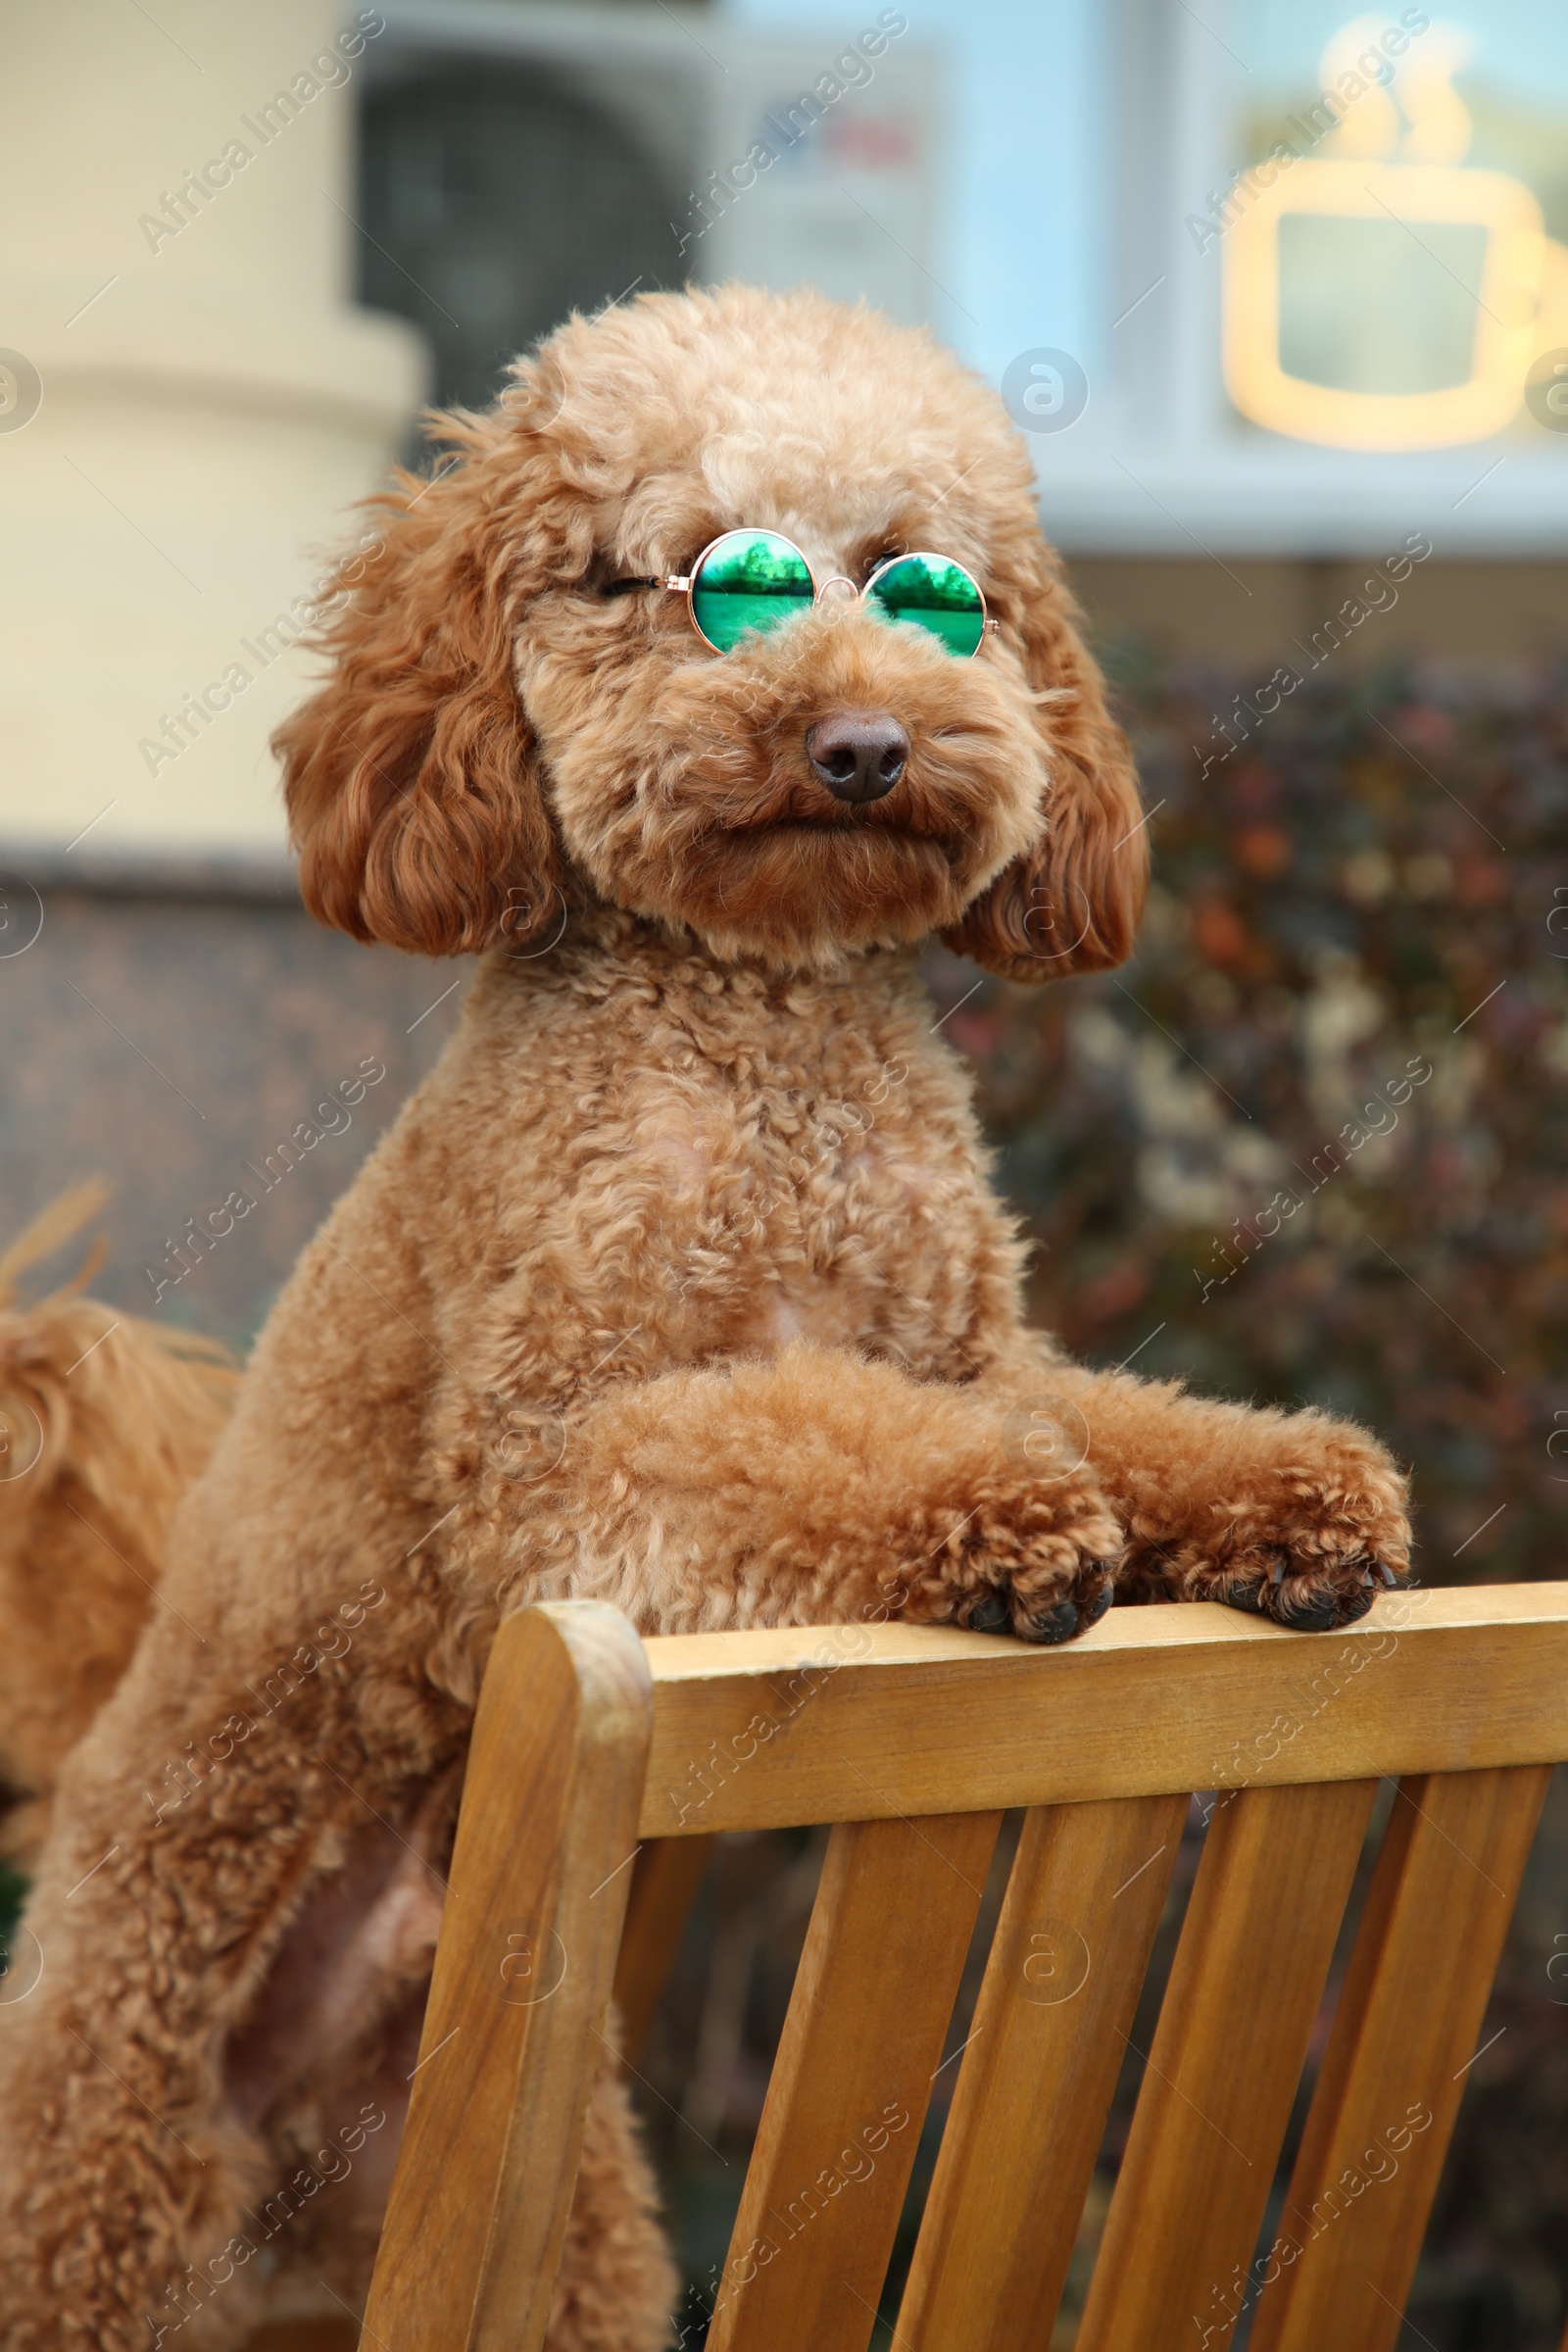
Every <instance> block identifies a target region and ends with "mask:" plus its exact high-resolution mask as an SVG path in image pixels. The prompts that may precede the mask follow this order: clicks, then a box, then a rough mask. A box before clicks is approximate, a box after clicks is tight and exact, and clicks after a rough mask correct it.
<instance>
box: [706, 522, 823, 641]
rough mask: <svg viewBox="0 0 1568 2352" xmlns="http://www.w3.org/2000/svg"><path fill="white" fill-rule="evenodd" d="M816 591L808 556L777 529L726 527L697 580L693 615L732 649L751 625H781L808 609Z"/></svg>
mask: <svg viewBox="0 0 1568 2352" xmlns="http://www.w3.org/2000/svg"><path fill="white" fill-rule="evenodd" d="M814 594H815V591H814V589H813V588H812V586H811V574H810V571H809V567H808V565H807V562H806V558H805V557H804V556H803V555H802V554H801V553H800V550H799V549H798V548H794V547H792V546H791V545H790V543H789V541H788V540H787V539H781V538H780V537H779V535H778V533H777V532H776V531H726V532H725V534H724V536H723V538H722V539H718V540H715V541H714V543H713V545H712V547H711V548H710V550H709V552H708V554H707V555H706V556H705V557H704V558H703V561H702V564H701V565H700V566H699V568H698V571H697V575H696V577H695V578H694V579H693V581H692V617H693V618H694V619H695V621H696V623H697V626H698V627H699V628H700V629H701V630H702V632H703V635H704V636H705V637H706V638H707V639H708V642H709V644H710V645H715V646H717V648H718V650H719V652H720V653H721V654H727V653H728V652H729V649H730V647H731V646H732V645H735V644H737V643H738V642H739V640H740V639H741V638H742V637H743V636H744V635H745V634H746V631H747V630H748V629H759V630H762V631H766V630H768V629H776V628H777V627H778V625H779V623H780V622H781V621H785V620H788V618H789V616H790V614H791V613H804V612H809V610H810V605H811V600H812V597H813V595H814Z"/></svg>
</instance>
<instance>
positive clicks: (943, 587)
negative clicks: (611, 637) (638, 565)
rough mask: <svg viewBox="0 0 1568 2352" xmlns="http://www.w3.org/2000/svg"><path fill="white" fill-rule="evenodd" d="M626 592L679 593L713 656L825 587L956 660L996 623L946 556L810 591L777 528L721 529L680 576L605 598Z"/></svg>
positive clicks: (801, 563) (901, 562) (613, 584)
mask: <svg viewBox="0 0 1568 2352" xmlns="http://www.w3.org/2000/svg"><path fill="white" fill-rule="evenodd" d="M633 588H662V589H666V590H668V591H669V592H670V593H671V594H673V595H678V596H684V597H685V599H686V610H687V612H688V613H690V615H691V623H692V627H693V628H694V629H695V630H696V631H697V634H698V636H699V637H701V639H702V640H703V643H704V644H705V645H709V646H711V647H712V649H713V651H714V653H715V654H727V653H729V652H730V650H731V649H732V648H733V647H734V646H736V645H738V644H739V643H740V641H741V639H742V638H743V637H744V636H745V635H746V633H747V631H748V630H749V629H751V630H756V631H757V632H758V634H759V635H760V636H765V635H766V634H767V632H768V631H769V630H770V629H776V628H778V627H780V626H781V625H782V624H783V622H785V621H786V620H788V619H789V617H790V615H791V614H792V613H809V611H810V609H811V607H812V606H813V605H816V604H820V603H821V601H822V599H823V598H824V597H825V596H827V595H828V593H829V591H830V590H831V591H834V592H836V593H837V594H838V595H840V596H843V597H844V598H846V599H847V600H850V601H859V600H861V599H863V600H864V602H865V603H866V604H867V605H868V606H869V607H870V608H871V611H872V612H873V613H876V614H877V615H878V616H879V617H880V618H881V619H883V620H890V621H900V620H908V621H913V622H914V623H915V625H916V626H917V627H919V628H922V629H925V630H928V631H929V633H930V634H931V635H932V636H933V637H935V638H938V639H939V640H940V641H941V643H942V644H943V645H945V646H946V647H947V649H948V651H949V653H950V654H956V655H958V656H959V657H960V658H962V659H967V658H968V657H969V656H970V655H972V654H977V653H978V652H979V651H980V648H981V646H982V645H983V644H984V642H985V640H986V638H987V637H988V636H990V635H991V633H992V632H993V631H994V630H995V628H996V626H997V623H996V622H995V621H994V620H993V619H992V618H991V616H990V614H989V613H987V611H986V600H985V597H984V595H983V593H982V592H981V587H980V583H979V581H978V580H977V579H976V578H975V576H974V574H973V572H971V571H966V570H965V569H964V567H963V565H962V564H955V563H954V562H953V560H952V558H951V557H948V556H934V555H926V554H916V555H907V556H889V557H888V558H887V559H886V561H885V562H883V563H881V564H878V565H877V567H876V569H875V570H874V571H873V572H872V574H871V576H870V578H869V579H868V580H867V581H866V583H865V586H864V587H863V588H858V587H857V586H856V584H855V582H854V581H853V580H851V579H847V578H846V577H845V576H844V574H843V573H842V572H839V573H835V575H834V576H833V578H832V579H829V580H824V581H823V583H822V585H821V587H820V588H818V586H817V585H816V582H815V580H814V578H813V577H812V574H811V566H810V565H809V564H808V562H807V561H806V558H805V557H804V556H803V555H802V553H801V551H800V549H799V548H798V547H797V546H796V545H795V542H794V541H793V540H792V539H786V538H784V537H783V535H782V534H781V533H780V532H778V531H745V530H742V531H723V532H721V533H720V534H719V536H718V537H717V538H716V539H713V540H711V541H710V542H709V544H708V546H707V547H705V548H704V550H703V552H702V554H701V555H700V556H699V557H698V559H697V561H696V563H695V564H693V565H692V568H691V571H690V572H689V573H688V574H679V573H671V574H669V575H668V576H667V577H665V578H650V579H641V578H639V579H626V580H610V581H607V582H606V587H605V593H606V594H607V595H609V596H620V595H623V594H625V593H627V592H628V591H629V590H631V589H633Z"/></svg>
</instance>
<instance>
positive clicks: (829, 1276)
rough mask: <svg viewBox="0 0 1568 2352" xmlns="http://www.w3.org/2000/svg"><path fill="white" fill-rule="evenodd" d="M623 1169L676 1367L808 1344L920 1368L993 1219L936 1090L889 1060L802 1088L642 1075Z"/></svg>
mask: <svg viewBox="0 0 1568 2352" xmlns="http://www.w3.org/2000/svg"><path fill="white" fill-rule="evenodd" d="M630 1159H631V1165H630V1167H629V1168H628V1170H627V1175H628V1179H629V1182H630V1185H631V1188H632V1189H633V1190H634V1191H635V1192H636V1193H638V1194H639V1196H640V1211H641V1213H640V1220H639V1221H640V1223H641V1226H642V1238H643V1250H642V1251H641V1252H640V1262H641V1265H642V1267H643V1269H644V1275H645V1279H646V1282H647V1285H648V1289H649V1292H650V1298H651V1300H652V1299H654V1298H657V1299H658V1300H659V1302H660V1304H661V1308H662V1320H663V1321H664V1322H665V1325H666V1328H667V1329H668V1330H669V1333H670V1337H671V1340H672V1342H674V1344H675V1351H676V1352H677V1353H679V1354H680V1355H682V1356H686V1357H688V1358H689V1357H692V1356H696V1357H702V1356H704V1355H707V1354H709V1353H721V1354H728V1353H732V1352H742V1351H744V1352H749V1353H750V1352H758V1351H761V1352H766V1351H770V1350H771V1349H772V1348H777V1347H781V1346H783V1345H784V1344H785V1343H786V1342H787V1341H789V1340H791V1339H796V1338H808V1339H812V1340H815V1341H817V1342H819V1343H821V1344H823V1345H826V1346H839V1347H856V1348H874V1349H886V1350H887V1351H888V1352H890V1353H893V1354H896V1355H898V1356H901V1357H905V1358H907V1359H909V1360H917V1361H920V1362H922V1363H923V1362H925V1361H927V1360H930V1361H932V1363H933V1367H934V1364H935V1359H936V1355H938V1354H940V1353H941V1352H942V1349H941V1347H940V1346H938V1347H937V1348H936V1349H935V1353H934V1352H933V1315H932V1301H933V1299H934V1297H935V1295H936V1294H937V1293H941V1294H942V1295H943V1299H944V1305H945V1307H946V1308H948V1309H951V1308H952V1307H953V1306H954V1305H955V1304H956V1303H957V1299H958V1296H959V1295H960V1294H962V1293H963V1292H964V1291H965V1290H966V1289H967V1288H968V1286H969V1281H970V1277H971V1271H972V1264H973V1261H974V1259H975V1258H976V1256H977V1255H980V1254H983V1253H984V1250H983V1244H984V1239H985V1238H987V1237H988V1235H989V1229H990V1227H991V1224H992V1222H993V1220H994V1217H995V1213H996V1212H995V1207H994V1204H993V1203H992V1201H991V1200H990V1197H989V1194H988V1192H987V1188H986V1186H985V1183H984V1179H983V1176H982V1173H981V1170H980V1168H979V1165H978V1162H977V1157H976V1154H975V1152H974V1149H973V1144H972V1138H971V1137H970V1135H969V1134H968V1132H967V1129H966V1123H965V1122H963V1121H961V1120H956V1119H955V1117H954V1111H953V1103H952V1099H951V1086H941V1085H935V1084H932V1083H931V1082H930V1081H929V1080H928V1079H927V1078H926V1077H925V1074H924V1073H923V1072H922V1071H921V1070H920V1068H919V1067H918V1066H917V1065H915V1066H911V1064H910V1062H908V1061H907V1060H902V1059H899V1058H898V1057H896V1056H895V1057H878V1058H876V1059H869V1060H867V1061H866V1062H865V1064H864V1065H863V1066H859V1067H853V1068H850V1069H848V1070H846V1069H844V1068H842V1067H841V1068H840V1069H838V1070H836V1071H835V1072H834V1073H833V1074H832V1076H831V1077H829V1078H828V1079H827V1080H825V1081H824V1082H823V1083H822V1084H820V1085H815V1086H811V1085H807V1086H802V1085H801V1084H799V1083H796V1084H793V1085H790V1086H787V1087H784V1086H779V1085H777V1084H770V1083H769V1080H768V1075H767V1073H766V1072H765V1071H764V1072H762V1073H760V1074H759V1075H758V1076H756V1077H754V1078H750V1079H746V1078H743V1079H741V1080H739V1081H736V1080H733V1079H727V1080H719V1079H716V1078H714V1079H710V1080H706V1081H705V1080H704V1079H703V1078H702V1077H701V1076H697V1077H694V1076H693V1075H691V1074H690V1073H687V1074H685V1075H684V1076H683V1077H682V1078H681V1079H680V1080H679V1081H676V1080H674V1079H666V1080H665V1081H664V1082H662V1083H661V1082H660V1080H659V1079H658V1077H657V1075H656V1074H654V1073H650V1084H649V1087H648V1099H647V1101H646V1103H644V1104H643V1105H642V1106H641V1107H640V1109H639V1112H638V1115H637V1116H636V1118H635V1121H634V1130H633V1140H632V1147H631V1153H630ZM942 1320H943V1321H944V1322H946V1321H947V1320H948V1317H947V1315H946V1314H944V1316H943V1317H942Z"/></svg>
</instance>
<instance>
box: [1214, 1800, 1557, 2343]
mask: <svg viewBox="0 0 1568 2352" xmlns="http://www.w3.org/2000/svg"><path fill="white" fill-rule="evenodd" d="M1550 1777H1551V1776H1550V1768H1549V1766H1546V1765H1524V1766H1518V1767H1515V1768H1514V1769H1513V1770H1512V1771H1508V1772H1474V1773H1470V1772H1467V1773H1449V1774H1442V1775H1436V1776H1433V1777H1432V1778H1429V1779H1421V1780H1416V1781H1412V1782H1406V1783H1405V1784H1404V1785H1403V1786H1402V1787H1401V1789H1400V1790H1399V1793H1398V1797H1397V1800H1396V1803H1395V1807H1394V1812H1393V1814H1392V1816H1391V1818H1390V1821H1389V1827H1388V1832H1387V1835H1386V1836H1385V1838H1384V1840H1383V1850H1382V1852H1381V1853H1380V1855H1379V1856H1378V1865H1377V1870H1376V1873H1375V1875H1374V1878H1373V1883H1372V1887H1371V1891H1370V1893H1369V1894H1368V1897H1367V1907H1366V1911H1365V1914H1364V1915H1363V1918H1362V1921H1361V1926H1360V1929H1359V1932H1358V1934H1357V1936H1356V1942H1355V1949H1354V1952H1353V1953H1352V1955H1351V1959H1350V1965H1349V1968H1348V1971H1347V1974H1346V1981H1345V1989H1344V1991H1343V1992H1342V1994H1341V1996H1340V2005H1339V2010H1338V2013H1337V2015H1336V2017H1335V2021H1334V2031H1333V2033H1332V2034H1331V2036H1330V2039H1329V2046H1328V2049H1327V2051H1326V2052H1325V2055H1324V2060H1323V2070H1322V2073H1321V2075H1320V2076H1319V2078H1318V2084H1317V2090H1316V2094H1315V2096H1314V2098H1313V2101H1312V2110H1311V2114H1310V2116H1309V2117H1308V2119H1307V2126H1306V2131H1305V2134H1304V2136H1303V2138H1302V2142H1301V2151H1300V2154H1299V2157H1298V2159H1297V2164H1296V2172H1295V2176H1294V2178H1293V2180H1292V2181H1291V2188H1290V2194H1289V2196H1288V2197H1287V2199H1286V2203H1285V2211H1284V2213H1283V2214H1282V2215H1281V2217H1280V2222H1279V2229H1278V2232H1277V2240H1276V2244H1275V2246H1274V2247H1273V2249H1272V2250H1271V2254H1270V2256H1269V2257H1268V2258H1266V2260H1265V2265H1264V2269H1263V2272H1262V2278H1264V2279H1265V2280H1267V2281H1268V2283H1267V2284H1265V2285H1264V2288H1263V2295H1262V2304H1261V2308H1260V2310H1259V2312H1258V2316H1257V2322H1256V2326H1255V2327H1254V2329H1253V2333H1252V2338H1251V2341H1252V2347H1253V2352H1321V2347H1322V2346H1323V2345H1325V2344H1332V2345H1334V2346H1335V2347H1336V2352H1392V2347H1393V2345H1394V2344H1395V2342H1396V2341H1397V2337H1398V2334H1399V2325H1400V2322H1399V2314H1400V2313H1401V2312H1402V2310H1403V2309H1404V2301H1405V2297H1406V2295H1407V2294H1408V2293H1409V2291H1410V2280H1411V2278H1412V2277H1413V2275H1414V2272H1415V2265H1416V2258H1417V2256H1418V2255H1419V2253H1420V2251H1421V2240H1422V2237H1423V2235H1424V2233H1425V2229H1426V2222H1427V2215H1428V2213H1429V2211H1430V2210H1431V2205H1432V2200H1433V2197H1434V2196H1435V2195H1436V2193H1437V2187H1438V2179H1439V2175H1440V2174H1441V2172H1442V2170H1443V2160H1444V2155H1445V2153H1446V2148H1447V2145H1448V2138H1449V2135H1450V2133H1451V2132H1452V2130H1453V2125H1454V2119H1455V2117H1456V2116H1457V2114H1458V2111H1459V2101H1460V2099H1461V2097H1462V2095H1463V2092H1464V2086H1465V2082H1466V2081H1467V2079H1468V2072H1469V2066H1470V2062H1471V2061H1472V2059H1473V2057H1474V2054H1475V2045H1476V2037H1477V2035H1478V2034H1479V2033H1480V2030H1481V2022H1482V2019H1483V2017H1484V2016H1485V2014H1486V2008H1487V2000H1488V1996H1489V1994H1490V1992H1491V1989H1492V1980H1493V1977H1494V1975H1495V1972H1496V1967H1497V1961H1498V1958H1499V1956H1500V1954H1501V1951H1502V1940H1503V1936H1504V1935H1505V1933H1506V1931H1507V1926H1508V1921H1509V1919H1510V1917H1511V1916H1512V1913H1513V1907H1514V1901H1515V1898H1516V1896H1517V1894H1518V1891H1519V1882H1520V1879H1521V1878H1522V1876H1523V1874H1524V1867H1525V1863H1526V1860H1527V1859H1528V1856H1529V1853H1530V1846H1531V1841H1532V1839H1533V1838H1534V1837H1535V1833H1536V1824H1537V1822H1538V1820H1539V1819H1540V1816H1541V1808H1542V1804H1543V1802H1544V1798H1545V1793H1546V1784H1547V1782H1548V1780H1549V1779H1550ZM1423 2118H1424V2119H1425V2120H1424V2121H1423Z"/></svg>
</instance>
